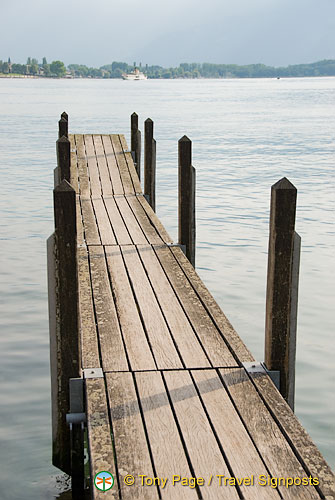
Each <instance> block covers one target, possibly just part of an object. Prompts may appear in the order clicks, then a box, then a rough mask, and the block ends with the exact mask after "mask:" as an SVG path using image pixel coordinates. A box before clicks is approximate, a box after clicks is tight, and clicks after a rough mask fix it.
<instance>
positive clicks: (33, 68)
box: [29, 64, 38, 75]
mask: <svg viewBox="0 0 335 500" xmlns="http://www.w3.org/2000/svg"><path fill="white" fill-rule="evenodd" d="M29 71H30V74H31V75H37V73H38V66H37V64H32V65H31V66H30V68H29Z"/></svg>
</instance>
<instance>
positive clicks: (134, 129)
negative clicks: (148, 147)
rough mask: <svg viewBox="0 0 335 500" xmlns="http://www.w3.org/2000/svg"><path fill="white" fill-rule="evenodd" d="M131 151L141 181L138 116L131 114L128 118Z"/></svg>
mask: <svg viewBox="0 0 335 500" xmlns="http://www.w3.org/2000/svg"><path fill="white" fill-rule="evenodd" d="M130 130H131V148H130V149H131V151H132V154H133V159H134V163H135V168H136V172H137V175H138V178H139V179H140V180H141V131H140V130H139V129H138V115H137V114H136V113H133V114H132V115H131V117H130Z"/></svg>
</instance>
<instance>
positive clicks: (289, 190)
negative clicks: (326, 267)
mask: <svg viewBox="0 0 335 500" xmlns="http://www.w3.org/2000/svg"><path fill="white" fill-rule="evenodd" d="M296 198H297V190H296V188H295V187H294V186H293V184H292V183H291V182H290V181H289V180H288V179H286V178H285V177H284V178H283V179H281V180H280V181H278V182H277V183H276V184H274V185H273V186H272V188H271V211H270V235H269V254H268V275H267V291H266V318H265V364H266V367H267V369H268V370H279V371H280V392H281V394H282V396H283V397H284V398H285V399H286V401H287V402H288V403H289V404H290V406H291V408H292V409H293V408H294V375H295V349H296V322H297V302H298V299H297V294H298V275H299V252H300V237H299V236H298V235H296V233H295V231H294V226H295V213H296Z"/></svg>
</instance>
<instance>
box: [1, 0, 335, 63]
mask: <svg viewBox="0 0 335 500" xmlns="http://www.w3.org/2000/svg"><path fill="white" fill-rule="evenodd" d="M0 6H1V11H0V13H1V28H0V59H3V60H7V58H8V57H9V56H10V57H11V60H12V62H21V63H24V62H26V60H27V57H28V56H30V57H36V58H37V59H38V60H41V59H42V57H44V56H45V57H46V58H47V60H48V62H51V61H52V60H55V59H60V60H62V61H63V62H64V63H65V64H66V65H67V64H70V63H80V64H86V65H88V66H94V67H99V66H102V65H104V64H109V63H111V62H112V61H125V62H128V63H129V64H132V63H133V62H134V61H136V62H137V63H139V62H142V64H143V65H144V64H146V63H148V64H149V65H151V64H158V65H161V66H177V65H179V64H180V63H181V62H200V63H201V62H213V63H236V64H250V63H259V62H260V63H264V64H269V65H273V66H281V65H284V66H286V65H288V64H296V63H307V62H314V61H317V60H320V59H335V0H207V1H203V0H201V1H200V0H168V1H167V2H165V3H164V2H163V1H162V0H161V1H157V0H121V1H120V0H119V1H118V2H116V1H113V0H94V1H92V0H80V1H79V0H0Z"/></svg>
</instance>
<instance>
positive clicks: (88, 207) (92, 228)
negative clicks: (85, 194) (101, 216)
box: [81, 199, 101, 245]
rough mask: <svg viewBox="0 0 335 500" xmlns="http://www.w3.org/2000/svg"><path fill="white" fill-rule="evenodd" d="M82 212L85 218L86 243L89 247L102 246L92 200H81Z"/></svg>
mask: <svg viewBox="0 0 335 500" xmlns="http://www.w3.org/2000/svg"><path fill="white" fill-rule="evenodd" d="M81 212H82V216H83V226H84V233H85V242H86V244H87V245H101V240H100V236H99V231H98V226H97V222H96V219H95V214H94V210H93V206H92V201H91V200H90V199H87V200H86V199H82V200H81Z"/></svg>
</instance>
